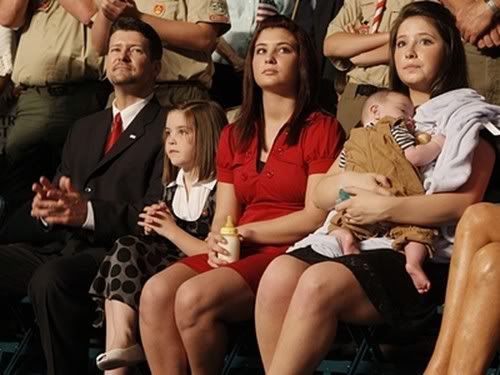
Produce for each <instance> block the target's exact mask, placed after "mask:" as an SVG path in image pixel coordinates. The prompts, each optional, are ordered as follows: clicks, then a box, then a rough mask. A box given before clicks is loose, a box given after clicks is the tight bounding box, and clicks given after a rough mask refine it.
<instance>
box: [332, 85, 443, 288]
mask: <svg viewBox="0 0 500 375" xmlns="http://www.w3.org/2000/svg"><path fill="white" fill-rule="evenodd" d="M413 113H414V107H413V104H412V102H411V100H410V99H409V98H408V97H407V96H405V95H403V94H401V93H397V92H393V91H387V90H384V91H379V92H376V93H375V94H373V95H371V96H370V97H369V98H368V99H367V101H366V103H365V104H364V107H363V110H362V114H361V121H362V123H363V127H360V128H355V129H353V130H352V131H351V135H350V137H349V139H348V141H347V142H346V143H345V145H344V149H343V150H342V152H341V154H340V160H339V167H340V169H342V170H346V171H347V170H349V171H355V172H368V173H370V172H371V173H378V174H381V175H384V176H386V177H387V178H388V179H389V181H390V183H391V188H390V190H391V192H392V193H393V194H394V195H396V196H408V195H415V194H424V190H423V187H422V182H421V179H420V175H419V171H418V167H422V166H426V165H428V164H429V163H431V162H432V161H434V160H435V159H436V158H437V157H438V155H439V153H440V152H441V149H442V147H443V144H444V136H442V135H433V136H430V135H428V134H419V135H414V134H413V131H414V129H413V128H414V126H413V120H412V116H413ZM340 199H348V197H346V196H344V197H342V196H341V197H340ZM329 234H330V235H332V236H334V237H336V238H337V240H338V241H339V244H340V246H341V248H342V252H343V253H344V254H353V253H357V252H359V248H358V244H357V241H359V240H363V239H367V238H370V237H379V236H384V235H389V237H391V238H393V242H392V244H393V245H392V246H393V248H394V249H395V250H399V251H402V250H404V253H405V255H406V270H407V272H408V274H409V275H410V277H411V278H412V280H413V283H414V285H415V287H416V289H417V291H418V292H419V293H425V292H427V291H428V290H429V288H430V281H429V279H428V278H427V276H426V274H425V272H424V270H423V268H422V265H423V262H424V260H425V258H426V256H427V254H429V255H430V256H432V240H433V238H434V235H435V231H434V230H432V229H429V228H420V227H417V226H409V225H396V224H392V223H384V224H377V225H365V226H356V225H352V224H350V223H349V222H348V221H347V220H345V217H344V216H343V213H342V212H339V213H337V215H335V216H334V217H333V218H332V221H331V225H330V227H329Z"/></svg>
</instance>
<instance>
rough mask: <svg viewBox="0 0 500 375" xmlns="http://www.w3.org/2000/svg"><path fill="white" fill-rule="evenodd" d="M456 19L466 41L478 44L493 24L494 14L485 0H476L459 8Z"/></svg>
mask: <svg viewBox="0 0 500 375" xmlns="http://www.w3.org/2000/svg"><path fill="white" fill-rule="evenodd" d="M455 17H456V18H457V27H458V28H459V30H460V32H461V33H462V37H463V38H464V40H465V41H466V42H469V43H471V44H476V43H477V41H478V40H479V38H480V36H481V35H482V34H483V33H485V32H486V31H487V30H488V27H489V26H490V25H491V24H492V23H493V17H494V14H493V12H492V11H491V9H490V8H489V7H488V5H487V4H486V3H485V2H484V1H483V0H475V1H473V2H470V3H467V4H464V5H462V6H461V7H460V8H458V9H457V11H456V13H455Z"/></svg>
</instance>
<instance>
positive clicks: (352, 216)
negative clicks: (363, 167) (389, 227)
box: [335, 186, 392, 225]
mask: <svg viewBox="0 0 500 375" xmlns="http://www.w3.org/2000/svg"><path fill="white" fill-rule="evenodd" d="M344 190H345V191H346V192H347V193H349V194H350V195H351V198H350V199H348V200H346V201H343V202H341V203H339V204H337V205H336V206H335V210H336V211H338V212H342V211H344V217H345V219H346V220H347V222H348V223H349V224H355V225H366V224H374V223H378V222H381V221H387V220H388V218H389V215H388V210H389V208H390V205H391V203H392V201H391V199H392V198H391V196H390V194H387V193H384V194H378V193H376V192H373V191H370V190H368V189H361V188H358V187H352V186H349V187H345V188H344ZM384 191H385V189H384Z"/></svg>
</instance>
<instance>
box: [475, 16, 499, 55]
mask: <svg viewBox="0 0 500 375" xmlns="http://www.w3.org/2000/svg"><path fill="white" fill-rule="evenodd" d="M499 46H500V21H497V22H496V24H494V25H493V26H492V27H491V28H490V29H489V30H488V31H487V33H486V34H484V35H483V36H482V37H481V39H479V40H478V42H477V47H478V48H479V49H484V48H495V47H499Z"/></svg>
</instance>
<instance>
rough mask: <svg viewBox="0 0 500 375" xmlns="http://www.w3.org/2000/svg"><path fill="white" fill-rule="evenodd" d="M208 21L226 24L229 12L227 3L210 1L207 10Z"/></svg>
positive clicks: (216, 0)
mask: <svg viewBox="0 0 500 375" xmlns="http://www.w3.org/2000/svg"><path fill="white" fill-rule="evenodd" d="M208 12H209V14H210V16H209V19H210V21H214V22H228V21H229V12H228V10H227V3H226V2H225V1H223V0H210V5H209V10H208Z"/></svg>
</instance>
